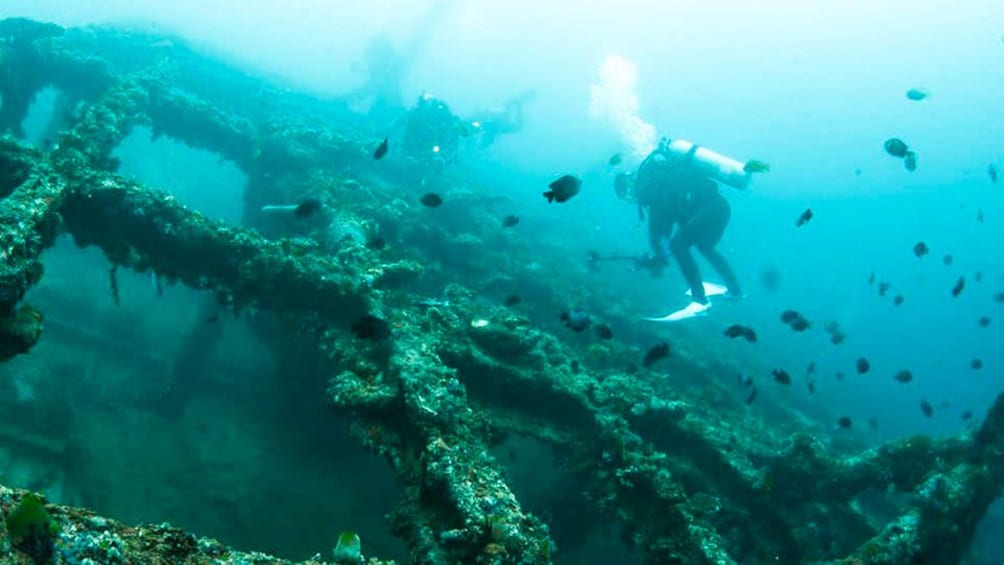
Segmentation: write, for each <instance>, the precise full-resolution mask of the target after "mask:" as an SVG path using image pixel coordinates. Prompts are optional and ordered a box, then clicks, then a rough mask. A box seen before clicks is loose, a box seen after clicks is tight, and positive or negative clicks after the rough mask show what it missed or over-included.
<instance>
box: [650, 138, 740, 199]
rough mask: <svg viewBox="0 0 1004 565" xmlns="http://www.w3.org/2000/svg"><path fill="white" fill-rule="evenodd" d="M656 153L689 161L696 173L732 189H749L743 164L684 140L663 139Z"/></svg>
mask: <svg viewBox="0 0 1004 565" xmlns="http://www.w3.org/2000/svg"><path fill="white" fill-rule="evenodd" d="M656 151H657V152H660V153H663V154H667V155H670V156H672V158H673V159H674V160H683V159H686V160H689V161H690V164H691V165H692V166H693V167H694V169H695V170H696V171H697V172H699V173H701V174H703V175H705V176H708V177H710V178H712V179H714V180H716V181H718V182H720V183H722V184H727V185H729V186H731V187H732V188H738V189H739V190H743V189H745V188H747V187H749V184H750V180H751V179H752V177H751V175H750V174H749V173H747V172H746V171H745V170H744V169H743V168H744V167H745V165H744V164H743V163H740V162H739V161H736V160H735V159H732V158H731V157H726V156H725V155H722V154H721V153H716V152H714V151H712V150H710V149H708V148H706V147H701V146H699V145H696V144H694V143H691V142H689V141H687V140H684V139H673V140H670V139H666V138H663V139H662V141H660V142H659V147H658V149H656Z"/></svg>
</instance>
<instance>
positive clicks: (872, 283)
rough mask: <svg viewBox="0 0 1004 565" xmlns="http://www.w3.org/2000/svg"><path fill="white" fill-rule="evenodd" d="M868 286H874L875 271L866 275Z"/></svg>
mask: <svg viewBox="0 0 1004 565" xmlns="http://www.w3.org/2000/svg"><path fill="white" fill-rule="evenodd" d="M868 286H875V271H872V272H871V274H870V275H868Z"/></svg>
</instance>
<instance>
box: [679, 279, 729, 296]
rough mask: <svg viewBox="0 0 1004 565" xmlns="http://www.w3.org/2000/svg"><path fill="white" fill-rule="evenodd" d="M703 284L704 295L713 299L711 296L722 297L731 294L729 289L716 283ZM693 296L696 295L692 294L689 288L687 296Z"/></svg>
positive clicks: (706, 282)
mask: <svg viewBox="0 0 1004 565" xmlns="http://www.w3.org/2000/svg"><path fill="white" fill-rule="evenodd" d="M701 284H703V285H704V295H705V296H708V297H711V296H722V295H724V294H727V293H728V292H729V289H728V288H727V287H725V286H724V285H720V284H715V283H712V282H708V281H704V282H703V283H701ZM693 295H694V293H693V292H691V291H690V289H689V288H688V289H687V296H693Z"/></svg>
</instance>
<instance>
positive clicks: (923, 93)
mask: <svg viewBox="0 0 1004 565" xmlns="http://www.w3.org/2000/svg"><path fill="white" fill-rule="evenodd" d="M930 95H931V93H930V92H928V91H927V89H926V88H920V87H914V88H911V89H910V90H907V91H906V97H907V99H909V100H913V101H914V102H920V101H921V100H923V99H925V98H927V97H928V96H930Z"/></svg>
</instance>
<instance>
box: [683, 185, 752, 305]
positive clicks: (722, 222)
mask: <svg viewBox="0 0 1004 565" xmlns="http://www.w3.org/2000/svg"><path fill="white" fill-rule="evenodd" d="M731 218H732V209H731V207H729V202H728V200H726V199H725V197H723V196H721V195H717V197H716V198H714V199H713V200H712V201H711V202H710V203H709V204H708V205H707V206H705V207H704V208H703V209H702V210H701V212H700V213H699V214H698V217H697V218H695V220H699V221H700V224H699V225H700V227H701V230H700V233H697V234H695V235H694V239H695V240H696V242H697V244H696V247H697V250H698V251H700V252H701V255H703V256H704V258H705V259H707V260H708V263H710V264H711V267H712V268H714V269H715V271H716V272H717V273H718V274H719V275H720V276H721V277H722V278H723V279H725V285H726V286H727V287H728V289H729V292H728V293H729V295H731V296H742V288H741V287H740V285H739V279H738V277H736V273H735V271H733V270H732V266H731V265H729V262H728V261H727V260H726V259H725V257H724V256H723V255H722V254H721V253H719V252H718V250H717V249H715V246H716V245H717V244H718V242H719V241H720V240H721V239H722V235H724V234H725V228H726V226H728V225H729V220H730V219H731Z"/></svg>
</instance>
